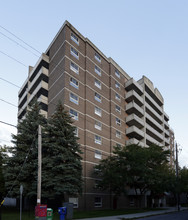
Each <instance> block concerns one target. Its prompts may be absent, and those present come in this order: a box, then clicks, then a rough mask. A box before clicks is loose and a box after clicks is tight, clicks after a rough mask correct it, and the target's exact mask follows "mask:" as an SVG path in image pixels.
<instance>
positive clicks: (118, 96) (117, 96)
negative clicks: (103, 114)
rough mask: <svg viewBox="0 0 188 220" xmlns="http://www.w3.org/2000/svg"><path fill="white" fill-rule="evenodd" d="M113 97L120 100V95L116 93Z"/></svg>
mask: <svg viewBox="0 0 188 220" xmlns="http://www.w3.org/2000/svg"><path fill="white" fill-rule="evenodd" d="M115 99H116V100H118V101H120V100H121V98H120V95H119V94H117V93H116V95H115Z"/></svg>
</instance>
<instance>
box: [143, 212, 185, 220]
mask: <svg viewBox="0 0 188 220" xmlns="http://www.w3.org/2000/svg"><path fill="white" fill-rule="evenodd" d="M143 219H145V220H188V210H185V211H181V212H173V213H169V214H165V215H157V216H151V217H145V218H139V220H143Z"/></svg>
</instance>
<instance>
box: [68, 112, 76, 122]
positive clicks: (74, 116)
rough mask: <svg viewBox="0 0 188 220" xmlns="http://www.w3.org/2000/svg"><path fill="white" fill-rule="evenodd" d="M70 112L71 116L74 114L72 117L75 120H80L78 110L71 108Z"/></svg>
mask: <svg viewBox="0 0 188 220" xmlns="http://www.w3.org/2000/svg"><path fill="white" fill-rule="evenodd" d="M69 113H70V116H72V118H73V119H74V120H77V121H78V112H76V111H75V110H73V109H70V111H69Z"/></svg>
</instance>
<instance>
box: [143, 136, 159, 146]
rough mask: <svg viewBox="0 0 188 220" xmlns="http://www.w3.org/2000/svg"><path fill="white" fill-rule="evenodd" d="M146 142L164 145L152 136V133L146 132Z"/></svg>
mask: <svg viewBox="0 0 188 220" xmlns="http://www.w3.org/2000/svg"><path fill="white" fill-rule="evenodd" d="M146 142H149V143H150V144H156V145H159V146H163V144H162V143H160V142H158V141H156V139H154V138H152V137H151V136H150V135H148V134H146Z"/></svg>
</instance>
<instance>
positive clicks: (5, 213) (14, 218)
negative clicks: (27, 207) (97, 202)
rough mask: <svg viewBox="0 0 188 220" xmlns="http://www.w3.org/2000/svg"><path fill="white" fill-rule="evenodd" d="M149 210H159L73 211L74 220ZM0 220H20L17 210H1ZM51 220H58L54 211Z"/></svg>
mask: <svg viewBox="0 0 188 220" xmlns="http://www.w3.org/2000/svg"><path fill="white" fill-rule="evenodd" d="M151 210H160V209H120V210H95V211H76V210H74V219H81V218H94V217H104V216H114V215H123V214H132V213H140V212H147V211H151ZM22 219H23V220H34V219H35V216H34V210H33V212H29V211H27V212H26V211H24V212H23V213H22ZM2 220H20V213H19V210H16V209H8V208H3V210H2ZM53 220H59V215H58V213H57V211H55V213H54V218H53Z"/></svg>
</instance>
